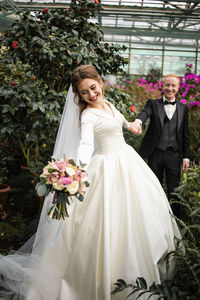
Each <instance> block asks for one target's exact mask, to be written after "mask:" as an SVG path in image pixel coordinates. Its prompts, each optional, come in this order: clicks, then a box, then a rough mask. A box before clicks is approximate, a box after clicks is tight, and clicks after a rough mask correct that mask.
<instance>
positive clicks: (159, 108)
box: [131, 74, 190, 217]
mask: <svg viewBox="0 0 200 300" xmlns="http://www.w3.org/2000/svg"><path fill="white" fill-rule="evenodd" d="M179 85H180V81H179V77H178V76H176V75H173V74H172V75H167V76H166V77H165V78H164V83H163V90H164V96H163V97H162V98H161V99H156V100H151V99H150V100H148V101H147V103H146V105H145V107H144V109H143V110H142V111H141V112H140V114H139V115H138V116H137V119H136V120H135V122H133V123H132V125H131V131H132V132H133V133H135V134H140V133H141V132H142V123H145V122H146V121H147V119H150V123H149V126H148V129H147V132H146V134H145V136H144V138H143V141H142V143H141V146H140V149H139V154H140V155H141V156H142V157H143V158H147V159H148V165H149V167H150V168H151V169H152V171H153V172H154V173H155V174H156V176H157V177H158V179H159V181H160V183H161V184H162V182H163V173H164V171H165V177H166V184H167V195H168V199H169V198H170V195H171V193H172V192H173V190H174V188H175V187H177V186H178V185H179V181H180V174H181V165H182V170H183V172H185V171H186V170H187V169H188V167H189V150H190V146H189V130H188V108H187V106H186V105H184V104H182V103H180V102H178V101H176V94H177V92H178V90H179ZM172 210H173V213H174V214H175V215H176V216H177V217H180V207H179V205H178V204H172Z"/></svg>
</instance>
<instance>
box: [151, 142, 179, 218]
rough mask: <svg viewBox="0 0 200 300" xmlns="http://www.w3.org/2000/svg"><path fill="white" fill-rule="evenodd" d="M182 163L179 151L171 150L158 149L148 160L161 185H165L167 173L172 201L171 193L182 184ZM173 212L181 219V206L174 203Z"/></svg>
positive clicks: (167, 183)
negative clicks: (164, 179)
mask: <svg viewBox="0 0 200 300" xmlns="http://www.w3.org/2000/svg"><path fill="white" fill-rule="evenodd" d="M181 163H182V159H181V157H180V153H179V151H175V150H173V149H171V148H170V149H167V150H166V151H162V150H160V149H156V150H155V151H154V152H153V153H152V155H151V156H150V157H149V159H148V165H149V167H150V168H151V169H152V171H153V172H154V173H155V175H156V176H157V177H158V179H159V181H160V183H161V184H162V183H163V175H164V172H165V178H166V185H167V196H168V199H170V197H171V193H172V192H173V191H174V189H175V188H176V187H177V186H178V185H179V183H180V175H181ZM173 197H174V196H173ZM172 211H173V213H174V215H175V216H177V217H178V218H179V217H180V206H179V204H176V203H173V204H172Z"/></svg>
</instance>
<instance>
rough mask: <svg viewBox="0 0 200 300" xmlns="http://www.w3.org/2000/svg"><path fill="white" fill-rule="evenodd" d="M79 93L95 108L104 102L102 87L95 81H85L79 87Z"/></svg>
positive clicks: (88, 79)
mask: <svg viewBox="0 0 200 300" xmlns="http://www.w3.org/2000/svg"><path fill="white" fill-rule="evenodd" d="M78 92H79V95H80V96H81V97H82V98H83V100H85V101H86V102H87V103H88V106H93V107H95V106H98V105H99V104H101V103H102V102H103V92H102V85H101V83H99V82H98V81H96V80H94V79H91V78H85V79H83V80H82V81H81V83H79V85H78Z"/></svg>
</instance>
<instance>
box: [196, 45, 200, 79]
mask: <svg viewBox="0 0 200 300" xmlns="http://www.w3.org/2000/svg"><path fill="white" fill-rule="evenodd" d="M199 74H200V50H199V52H198V59H197V75H199Z"/></svg>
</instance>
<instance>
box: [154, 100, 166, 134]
mask: <svg viewBox="0 0 200 300" xmlns="http://www.w3.org/2000/svg"><path fill="white" fill-rule="evenodd" d="M156 104H157V108H158V115H159V118H160V123H161V126H162V128H163V124H164V116H165V111H164V104H163V99H162V98H161V99H159V100H158V101H157V102H156Z"/></svg>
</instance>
